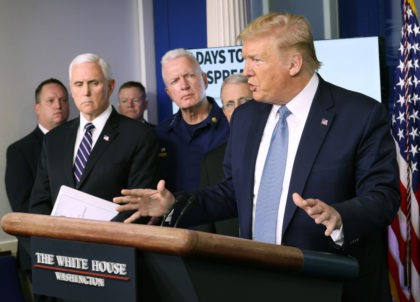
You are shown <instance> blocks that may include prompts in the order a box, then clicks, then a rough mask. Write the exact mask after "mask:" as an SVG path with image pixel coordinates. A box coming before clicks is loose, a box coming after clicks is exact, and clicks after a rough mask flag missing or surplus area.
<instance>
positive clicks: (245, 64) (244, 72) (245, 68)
mask: <svg viewBox="0 0 420 302" xmlns="http://www.w3.org/2000/svg"><path fill="white" fill-rule="evenodd" d="M244 62H245V63H244V70H243V71H242V73H243V75H245V76H247V77H249V76H250V71H251V69H250V66H249V62H248V60H244Z"/></svg>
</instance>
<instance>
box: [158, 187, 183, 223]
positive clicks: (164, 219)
mask: <svg viewBox="0 0 420 302" xmlns="http://www.w3.org/2000/svg"><path fill="white" fill-rule="evenodd" d="M188 197H190V195H189V194H187V193H182V194H179V195H178V196H177V197H176V198H175V203H174V204H173V206H172V209H171V210H170V211H169V212H168V214H166V215H165V216H163V218H162V222H161V223H160V226H164V225H165V222H166V220H167V219H168V217H169V216H170V215H171V214H172V212H173V211H174V208H175V206H176V204H177V203H179V202H184V201H186V200H187V198H188Z"/></svg>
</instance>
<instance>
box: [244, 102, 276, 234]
mask: <svg viewBox="0 0 420 302" xmlns="http://www.w3.org/2000/svg"><path fill="white" fill-rule="evenodd" d="M255 105H256V106H255V107H251V109H250V110H249V111H248V112H250V114H249V115H248V116H241V117H240V119H241V120H248V121H249V122H248V123H249V125H250V127H251V128H250V129H248V130H247V131H246V132H245V135H241V136H240V137H239V138H238V139H239V140H244V139H245V143H244V144H243V145H244V146H247V148H249V149H247V151H246V152H243V153H244V158H245V159H244V160H243V161H242V163H243V164H244V165H246V166H249V169H244V174H243V181H241V182H240V183H241V184H244V185H243V187H242V188H240V189H241V190H246V192H244V193H243V194H241V195H242V196H244V198H246V199H245V202H243V204H241V205H240V208H238V211H240V212H241V213H242V214H241V215H240V216H243V217H247V219H246V221H247V222H248V223H247V225H246V226H245V225H244V226H243V228H244V229H243V230H241V233H242V234H249V238H251V234H252V209H253V196H254V175H255V164H256V161H257V155H258V150H259V147H260V143H261V138H262V135H263V133H264V129H265V125H266V123H267V119H268V116H269V114H270V111H271V109H272V107H273V106H272V105H270V104H264V103H257V104H255ZM239 125H240V127H242V128H243V123H242V122H241V123H239ZM241 130H243V129H241ZM241 130H240V131H238V132H242V131H241ZM244 136H245V137H244ZM241 145H242V144H241ZM246 236H248V235H246Z"/></svg>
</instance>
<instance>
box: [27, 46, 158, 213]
mask: <svg viewBox="0 0 420 302" xmlns="http://www.w3.org/2000/svg"><path fill="white" fill-rule="evenodd" d="M69 79H70V90H71V94H72V96H73V99H74V102H75V105H76V107H77V109H78V110H79V111H80V116H79V117H77V118H76V119H73V120H71V121H69V122H67V123H66V124H64V125H62V126H60V127H57V128H55V129H54V130H53V131H51V132H50V133H48V135H46V137H45V139H44V145H43V149H42V152H41V159H40V163H39V168H38V173H37V177H36V180H35V184H34V188H33V190H32V195H31V200H30V211H31V212H32V213H39V214H50V213H51V210H52V208H53V204H54V202H55V199H56V197H57V195H58V192H59V189H60V186H61V185H66V186H69V187H72V188H75V189H77V190H80V191H83V192H86V193H89V194H92V195H94V196H97V197H100V198H103V199H106V200H110V201H111V200H112V198H113V197H115V196H118V195H119V194H120V191H121V189H122V188H126V187H129V188H135V187H141V188H148V187H151V186H155V184H156V177H157V164H156V160H157V154H158V144H157V139H156V137H155V134H154V131H153V129H152V128H151V127H148V126H146V125H144V124H142V123H138V122H136V121H134V120H132V119H130V118H128V117H125V116H123V115H121V114H119V113H117V112H116V110H115V109H114V108H113V107H112V106H111V104H110V102H109V98H110V96H111V94H112V92H113V90H114V85H115V82H114V80H113V79H112V75H111V69H110V66H109V65H108V63H107V62H106V61H105V60H103V59H102V58H101V57H99V56H97V55H95V54H82V55H79V56H77V57H76V58H75V59H74V60H73V61H72V62H71V64H70V67H69ZM88 123H92V124H93V126H94V129H93V130H92V133H91V139H92V141H91V145H92V149H91V153H90V156H88V159H87V162H86V165H85V168H84V170H83V171H82V173H81V176H77V174H75V168H76V165H74V163H75V161H76V153H77V151H78V149H79V145H81V142H82V141H83V142H84V140H83V136H84V127H85V125H86V124H88ZM77 166H78V165H77ZM78 167H79V168H80V166H78ZM79 172H80V171H79ZM116 220H118V218H116Z"/></svg>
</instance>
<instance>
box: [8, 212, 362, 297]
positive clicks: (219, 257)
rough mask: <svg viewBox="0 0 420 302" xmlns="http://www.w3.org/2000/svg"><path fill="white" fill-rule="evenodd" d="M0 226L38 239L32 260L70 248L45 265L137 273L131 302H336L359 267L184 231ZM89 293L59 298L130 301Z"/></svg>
mask: <svg viewBox="0 0 420 302" xmlns="http://www.w3.org/2000/svg"><path fill="white" fill-rule="evenodd" d="M1 226H2V228H3V230H5V231H6V232H7V233H9V234H12V235H15V236H24V237H32V238H34V237H42V239H41V240H46V241H48V242H49V243H45V242H41V244H40V245H39V246H36V245H35V248H33V249H34V255H33V256H36V257H39V255H37V254H35V252H39V251H42V249H43V248H44V246H46V245H49V246H50V247H51V248H53V247H55V246H56V245H57V244H56V243H57V241H56V240H57V239H60V240H59V241H58V242H60V245H61V244H63V243H64V246H66V245H67V244H70V245H71V247H65V248H64V249H63V250H61V251H60V250H59V251H55V252H47V251H45V252H44V253H45V254H48V253H50V254H53V256H49V255H43V257H45V259H44V260H43V261H46V262H48V259H50V260H51V259H55V258H54V257H56V255H57V254H60V253H63V254H64V255H65V256H69V257H70V259H72V258H71V257H73V258H81V259H87V260H86V261H85V262H86V263H87V264H86V265H88V264H91V261H92V260H101V259H102V260H103V261H108V262H113V263H114V262H116V263H120V264H121V263H125V264H126V268H127V271H129V270H130V271H135V270H136V269H137V281H135V282H132V283H131V284H130V286H128V287H127V289H126V290H122V291H123V292H125V291H127V292H130V291H132V292H133V295H134V297H137V298H134V299H137V301H140V302H144V301H146V302H148V301H153V302H159V301H162V302H168V301H169V302H170V301H177V302H178V301H191V302H207V301H212V302H213V301H241V302H246V301H264V300H276V301H277V300H281V301H296V302H300V301H305V302H306V301H311V302H312V301H322V302H329V301H341V292H342V287H343V284H344V282H346V281H347V280H350V279H352V278H356V277H357V276H358V263H357V261H356V260H355V259H354V258H351V257H346V256H340V255H336V254H329V253H321V252H317V251H304V250H300V249H298V248H295V247H288V246H282V245H274V244H268V243H262V242H256V241H252V240H247V239H241V238H233V237H229V236H222V235H217V234H209V233H203V232H197V231H192V230H185V229H174V228H168V227H159V226H150V225H137V224H124V223H119V222H104V221H93V220H87V219H76V218H65V217H52V216H45V215H36V214H24V213H10V214H7V215H5V216H3V218H2V220H1ZM37 240H40V238H38V239H35V242H36V241H37ZM86 247H89V248H88V249H89V250H90V249H92V247H94V248H93V250H94V252H89V253H90V254H87V255H88V256H85V252H86V250H85V248H86ZM113 248H115V250H114V249H113ZM120 249H122V250H126V249H127V250H130V253H129V254H130V255H134V254H137V260H136V261H133V262H132V264H129V263H131V262H129V261H128V260H113V258H112V256H114V255H116V254H118V253H120V252H119V251H120ZM73 251H74V252H75V254H73ZM80 251H84V253H83V254H80ZM99 251H103V254H100V252H99ZM70 252H71V254H69V253H70ZM76 252H77V253H76ZM135 252H137V253H135ZM95 257H96V258H95ZM98 257H100V258H99V259H98ZM108 257H111V258H108ZM129 257H131V256H129ZM133 258H135V257H133ZM38 260H39V259H37V261H36V263H35V264H38ZM73 260H74V261H79V260H76V259H73ZM69 261H70V262H71V261H72V260H69ZM35 264H34V265H35ZM46 264H48V263H42V264H41V265H46ZM34 268H36V269H37V267H35V266H34ZM65 269H72V268H71V267H66V268H65ZM82 271H83V270H82ZM86 271H87V270H86ZM44 273H45V272H44ZM95 273H97V272H95ZM101 273H103V272H101ZM79 274H80V270H79ZM47 278H50V281H48V282H47V284H48V283H49V282H53V281H54V278H55V279H57V277H56V275H55V274H54V273H52V272H49V275H48V276H44V275H37V274H35V275H34V289H35V288H36V287H38V286H39V284H38V283H37V282H44V281H45V280H47ZM130 278H132V277H130ZM133 278H134V277H133ZM35 279H39V280H37V281H36V280H35ZM80 280H84V278H83V277H82V278H81V279H80ZM55 282H57V280H55ZM106 282H108V281H106ZM116 284H117V283H116ZM123 284H124V283H120V284H119V285H116V286H115V288H114V289H113V290H112V292H114V291H115V292H118V291H121V288H122V287H123ZM86 288H87V287H83V288H82V289H80V288H79V287H74V288H72V289H73V292H74V295H73V293H72V291H69V292H67V293H65V294H63V295H61V296H60V297H64V298H73V299H76V300H77V301H129V300H127V299H126V298H125V296H124V294H123V293H121V294H118V298H115V296H112V293H111V292H106V291H105V289H104V287H97V288H96V289H97V290H98V292H97V293H95V294H93V296H91V297H90V298H89V299H86V300H83V299H84V296H85V294H86V293H85V292H83V291H84V290H86ZM96 289H95V290H96ZM43 290H48V289H47V288H44V289H43ZM101 291H103V293H102V292H101ZM39 292H41V291H39ZM99 292H101V293H99ZM136 292H137V293H136ZM43 293H45V292H43ZM53 294H56V295H58V294H60V292H59V291H57V292H54V293H53ZM125 294H126V293H125ZM86 295H87V294H86ZM99 295H101V297H103V298H98V297H99ZM92 297H94V298H92ZM133 301H134V300H133Z"/></svg>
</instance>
